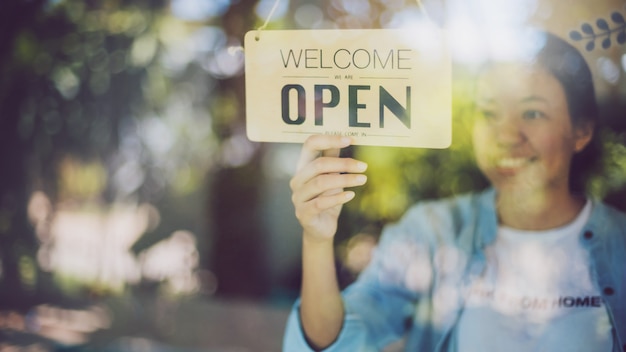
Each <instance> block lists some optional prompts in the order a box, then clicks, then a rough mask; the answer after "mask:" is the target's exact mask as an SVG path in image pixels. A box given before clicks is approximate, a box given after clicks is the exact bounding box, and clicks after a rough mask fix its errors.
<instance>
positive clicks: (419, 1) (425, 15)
mask: <svg viewBox="0 0 626 352" xmlns="http://www.w3.org/2000/svg"><path fill="white" fill-rule="evenodd" d="M415 2H416V3H417V6H418V7H419V8H420V10H421V11H422V12H423V13H424V17H426V19H427V20H428V21H431V22H432V20H431V19H430V16H429V15H428V12H427V11H426V7H425V6H424V4H422V1H421V0H415ZM279 3H280V0H275V1H274V5H272V8H271V9H270V12H269V13H268V14H267V17H266V18H265V22H263V24H262V25H261V26H260V27H259V28H257V29H256V31H257V32H256V35H255V37H254V39H255V40H256V41H259V40H261V31H262V30H264V29H265V28H267V26H268V24H269V23H270V21H271V19H272V16H274V12H276V9H277V8H278V4H279Z"/></svg>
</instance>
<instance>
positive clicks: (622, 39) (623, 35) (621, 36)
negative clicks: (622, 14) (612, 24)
mask: <svg viewBox="0 0 626 352" xmlns="http://www.w3.org/2000/svg"><path fill="white" fill-rule="evenodd" d="M617 42H618V43H619V44H624V43H626V32H624V30H622V31H621V32H619V33H617Z"/></svg>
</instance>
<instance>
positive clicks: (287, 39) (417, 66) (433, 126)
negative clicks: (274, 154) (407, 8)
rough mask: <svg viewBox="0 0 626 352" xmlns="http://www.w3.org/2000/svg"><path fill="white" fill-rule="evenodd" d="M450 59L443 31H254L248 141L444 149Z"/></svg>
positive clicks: (248, 61) (248, 43)
mask: <svg viewBox="0 0 626 352" xmlns="http://www.w3.org/2000/svg"><path fill="white" fill-rule="evenodd" d="M257 39H258V40H257ZM451 66H452V65H451V59H450V55H449V53H448V50H447V46H446V40H445V38H444V33H443V32H442V31H441V30H439V29H437V28H429V29H428V30H423V31H418V30H415V29H412V30H387V29H383V30H379V29H367V30H278V31H262V32H257V31H251V32H248V33H247V34H246V37H245V73H246V120H247V121H246V125H247V134H248V138H250V139H251V140H253V141H260V142H296V143H300V142H303V141H304V140H305V139H306V138H307V137H308V136H310V135H312V134H331V135H342V136H350V137H352V138H353V140H354V143H355V144H360V145H379V146H401V147H422V148H447V147H448V146H449V145H450V143H451V138H452V137H451V134H452V133H451V130H452V127H451V120H452V118H451V115H452V97H451V96H452V91H451V84H452V82H451V81H452V73H451V71H452V67H451Z"/></svg>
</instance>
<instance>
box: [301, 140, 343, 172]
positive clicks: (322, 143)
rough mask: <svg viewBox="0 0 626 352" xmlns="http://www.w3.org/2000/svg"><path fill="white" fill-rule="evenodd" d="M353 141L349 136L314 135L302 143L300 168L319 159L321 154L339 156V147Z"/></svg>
mask: <svg viewBox="0 0 626 352" xmlns="http://www.w3.org/2000/svg"><path fill="white" fill-rule="evenodd" d="M351 143H352V140H351V139H350V138H348V137H341V136H326V135H313V136H311V137H309V138H307V140H306V141H305V142H304V144H303V145H302V152H301V153H300V160H299V161H298V170H300V169H302V168H303V167H304V166H305V165H306V164H308V163H310V162H311V161H313V160H315V159H317V158H318V157H319V156H320V155H326V156H339V149H341V148H345V147H347V146H349V145H350V144H351Z"/></svg>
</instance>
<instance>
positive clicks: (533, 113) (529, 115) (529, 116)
mask: <svg viewBox="0 0 626 352" xmlns="http://www.w3.org/2000/svg"><path fill="white" fill-rule="evenodd" d="M545 116H546V115H545V114H544V113H543V112H541V111H539V110H526V111H524V113H523V114H522V118H523V119H524V120H536V119H540V118H543V117H545Z"/></svg>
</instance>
